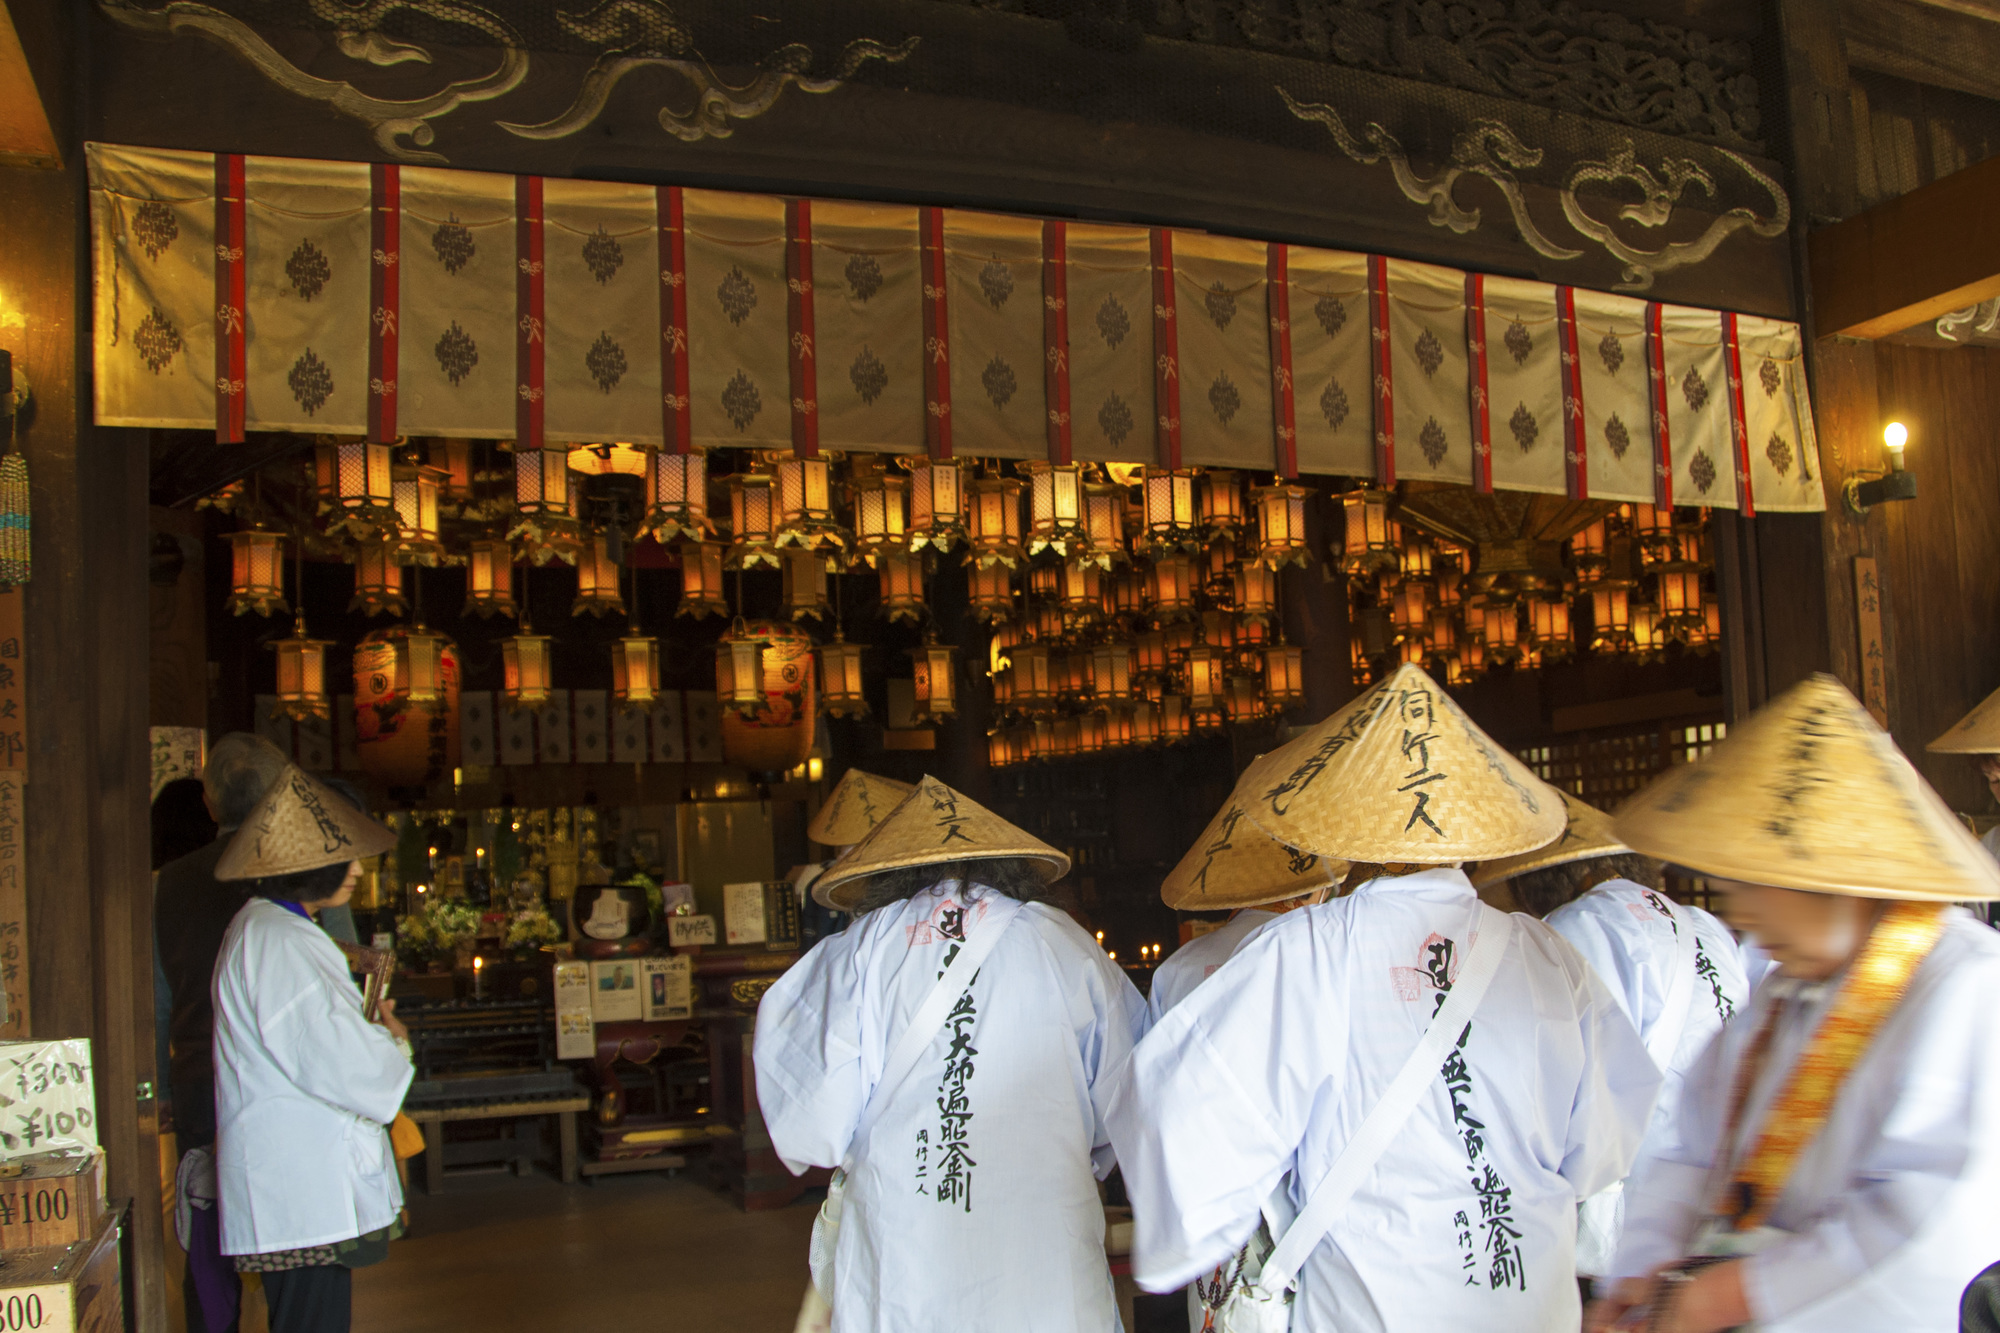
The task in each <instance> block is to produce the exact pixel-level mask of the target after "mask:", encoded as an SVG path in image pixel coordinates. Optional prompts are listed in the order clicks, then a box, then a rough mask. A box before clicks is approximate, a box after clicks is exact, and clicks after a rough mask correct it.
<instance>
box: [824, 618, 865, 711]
mask: <svg viewBox="0 0 2000 1333" xmlns="http://www.w3.org/2000/svg"><path fill="white" fill-rule="evenodd" d="M814 651H815V652H817V653H818V654H819V702H820V707H821V708H824V709H825V710H826V714H827V716H828V717H867V716H868V696H867V695H866V694H864V693H863V692H862V686H861V645H860V644H858V643H849V642H848V641H847V635H846V633H845V632H844V631H843V630H841V629H840V627H839V626H837V625H836V626H835V627H834V631H833V642H832V643H823V644H821V645H820V646H819V647H818V648H817V649H815V650H814Z"/></svg>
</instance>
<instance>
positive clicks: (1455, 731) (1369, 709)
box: [1237, 663, 1563, 865]
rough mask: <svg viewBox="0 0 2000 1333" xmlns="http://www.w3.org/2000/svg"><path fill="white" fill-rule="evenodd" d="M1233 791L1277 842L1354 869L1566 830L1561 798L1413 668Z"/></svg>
mask: <svg viewBox="0 0 2000 1333" xmlns="http://www.w3.org/2000/svg"><path fill="white" fill-rule="evenodd" d="M1237 790H1238V791H1240V792H1243V793H1244V794H1245V796H1246V798H1247V802H1246V806H1247V809H1248V810H1249V812H1250V817H1251V818H1252V819H1254V820H1256V821H1257V824H1258V826H1259V827H1261V828H1262V829H1263V830H1264V831H1265V832H1266V833H1268V834H1270V835H1271V836H1272V837H1274V838H1276V839H1277V840H1278V841H1279V842H1282V843H1284V844H1285V845H1286V846H1288V847H1297V848H1299V849H1301V850H1302V851H1308V852H1315V853H1317V854H1319V855H1321V856H1325V857H1332V858H1338V859H1342V860H1347V861H1367V862H1373V863H1376V864H1389V863H1392V862H1402V863H1408V864H1416V865H1450V864H1453V863H1456V862H1460V861H1488V860H1493V859H1495V858H1498V857H1502V856H1513V855H1516V854H1517V853H1520V852H1526V851H1531V850H1533V849H1534V848H1537V847H1541V846H1545V845H1546V844H1548V843H1551V842H1554V841H1555V840H1556V838H1557V837H1558V836H1559V835H1560V834H1561V833H1562V830H1563V805H1562V796H1561V793H1559V792H1557V791H1556V789H1555V788H1553V787H1551V786H1549V785H1548V784H1547V783H1545V782H1543V781H1542V780H1541V779H1540V778H1538V777H1536V776H1535V775H1534V774H1533V773H1531V772H1530V771H1529V770H1528V768H1527V766H1526V765H1525V764H1523V763H1522V762H1521V761H1520V760H1518V759H1516V758H1515V757H1514V756H1513V755H1511V754H1509V753H1508V752H1507V751H1506V750H1504V749H1502V748H1501V747H1500V746H1499V745H1498V744H1497V743H1495V742H1494V740H1493V739H1492V738H1491V737H1489V736H1488V735H1487V734H1486V733H1485V732H1483V731H1481V730H1480V729H1479V728H1478V727H1477V726H1474V725H1473V722H1472V719H1471V718H1469V717H1467V716H1466V715H1465V713H1464V711H1463V710H1462V709H1460V708H1459V706H1458V705H1457V704H1456V703H1455V702H1453V701H1452V699H1451V696H1449V695H1447V694H1446V693H1445V692H1444V690H1443V689H1441V688H1439V686H1438V685H1437V683H1436V682H1435V681H1433V680H1432V679H1431V678H1430V677H1429V676H1427V675H1425V674H1424V673H1423V671H1422V670H1420V669H1419V668H1417V667H1415V666H1412V665H1410V664H1408V663H1405V664H1404V665H1402V666H1400V667H1398V668H1396V670H1395V671H1394V672H1392V673H1391V674H1390V675H1389V676H1388V677H1387V678H1385V679H1384V680H1382V681H1381V682H1380V683H1379V684H1377V685H1376V686H1375V687H1374V688H1373V689H1371V690H1369V691H1368V692H1367V693H1365V694H1363V695H1361V697H1359V698H1357V699H1355V700H1353V701H1352V702H1351V703H1349V704H1348V705H1347V706H1346V707H1344V708H1342V709H1341V710H1340V711H1339V712H1337V713H1335V714H1334V715H1333V716H1332V717H1329V718H1328V719H1326V721H1324V722H1322V723H1320V724H1319V725H1318V726H1316V727H1314V728H1312V729H1311V730H1310V731H1308V732H1306V733H1305V734H1304V735H1302V736H1300V737H1298V738H1297V739H1296V740H1293V741H1292V742H1290V743H1289V744H1287V745H1285V746H1284V747H1283V748H1282V749H1278V750H1274V751H1272V752H1271V753H1270V754H1267V755H1265V756H1264V757H1263V758H1262V759H1260V760H1258V761H1257V762H1256V763H1255V764H1252V765H1251V766H1250V768H1249V770H1248V771H1247V772H1245V773H1244V775H1243V781H1242V782H1241V783H1240V784H1239V785H1238V787H1237Z"/></svg>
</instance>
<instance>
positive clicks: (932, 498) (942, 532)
mask: <svg viewBox="0 0 2000 1333" xmlns="http://www.w3.org/2000/svg"><path fill="white" fill-rule="evenodd" d="M904 466H905V467H907V468H909V470H910V546H911V549H913V550H921V549H922V548H923V547H925V546H933V547H936V548H937V549H938V550H940V551H947V550H950V549H951V547H952V546H953V545H954V544H955V543H957V542H961V541H963V540H965V494H964V488H965V480H964V478H965V469H964V465H963V464H962V463H960V462H959V461H958V460H957V459H955V458H921V457H920V458H911V459H906V460H904Z"/></svg>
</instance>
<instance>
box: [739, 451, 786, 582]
mask: <svg viewBox="0 0 2000 1333" xmlns="http://www.w3.org/2000/svg"><path fill="white" fill-rule="evenodd" d="M776 482H777V478H775V477H773V476H772V475H771V474H770V473H768V472H739V473H737V474H736V475H735V476H733V477H731V478H730V479H729V525H730V532H731V534H732V535H733V536H734V537H735V539H736V540H735V543H734V544H733V545H732V546H731V547H730V548H729V567H730V568H731V569H750V568H753V567H755V566H757V565H765V566H768V567H770V568H772V569H776V568H777V567H778V564H779V561H778V506H777V494H776Z"/></svg>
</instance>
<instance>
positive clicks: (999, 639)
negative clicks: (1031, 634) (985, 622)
mask: <svg viewBox="0 0 2000 1333" xmlns="http://www.w3.org/2000/svg"><path fill="white" fill-rule="evenodd" d="M1026 642H1027V638H1026V636H1025V635H1023V634H1022V632H1021V627H1020V626H1019V625H1018V624H1015V623H1014V622H1013V621H1011V620H1003V621H1001V622H999V623H998V624H996V625H994V626H993V634H992V637H991V638H990V639H988V640H987V649H988V651H989V654H990V657H989V659H988V660H989V661H990V663H991V665H992V668H993V670H995V671H998V670H999V669H1000V668H1001V667H1004V666H1007V665H1010V664H1011V663H1012V662H1013V656H1012V651H1013V649H1014V647H1015V645H1017V644H1022V643H1026Z"/></svg>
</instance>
